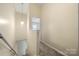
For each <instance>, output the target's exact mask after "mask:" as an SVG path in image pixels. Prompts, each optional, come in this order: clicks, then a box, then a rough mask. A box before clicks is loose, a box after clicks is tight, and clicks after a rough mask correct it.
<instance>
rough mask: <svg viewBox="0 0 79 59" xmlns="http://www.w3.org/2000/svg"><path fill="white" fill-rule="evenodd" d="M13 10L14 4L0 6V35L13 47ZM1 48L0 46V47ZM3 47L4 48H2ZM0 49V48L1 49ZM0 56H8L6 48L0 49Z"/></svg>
mask: <svg viewBox="0 0 79 59" xmlns="http://www.w3.org/2000/svg"><path fill="white" fill-rule="evenodd" d="M14 10H15V8H14V4H8V3H5V4H4V3H3V4H0V33H1V34H2V35H3V36H4V38H5V39H6V40H7V41H8V42H9V44H10V45H11V46H12V47H13V46H14V41H15V38H14V34H15V32H14V31H15V30H14V27H15V26H14V19H15V16H14V15H15V11H14ZM0 47H1V46H0ZM3 47H4V46H3ZM3 47H2V48H3ZM0 50H1V55H8V54H9V53H8V52H9V51H6V50H7V49H6V47H4V48H3V49H1V48H0Z"/></svg>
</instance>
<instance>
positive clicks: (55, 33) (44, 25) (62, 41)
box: [41, 4, 78, 54]
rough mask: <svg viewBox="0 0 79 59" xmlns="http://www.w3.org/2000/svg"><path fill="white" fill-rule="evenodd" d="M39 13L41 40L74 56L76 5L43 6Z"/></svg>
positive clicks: (75, 45)
mask: <svg viewBox="0 0 79 59" xmlns="http://www.w3.org/2000/svg"><path fill="white" fill-rule="evenodd" d="M41 11H42V12H41V37H42V40H44V41H45V42H47V43H49V44H50V45H52V46H55V47H56V48H58V49H61V50H62V49H66V51H68V53H72V54H75V52H76V51H77V48H78V5H77V4H44V5H43V6H42V8H41Z"/></svg>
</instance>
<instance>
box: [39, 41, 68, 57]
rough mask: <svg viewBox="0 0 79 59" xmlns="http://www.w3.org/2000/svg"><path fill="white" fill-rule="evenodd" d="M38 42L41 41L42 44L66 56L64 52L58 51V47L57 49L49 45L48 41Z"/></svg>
mask: <svg viewBox="0 0 79 59" xmlns="http://www.w3.org/2000/svg"><path fill="white" fill-rule="evenodd" d="M40 42H42V43H43V44H45V45H47V46H48V47H50V48H52V49H54V50H55V51H57V52H58V53H60V54H62V55H64V56H68V55H67V54H66V53H65V52H63V51H60V50H59V49H57V48H55V47H53V46H51V45H49V44H48V43H46V42H44V41H40Z"/></svg>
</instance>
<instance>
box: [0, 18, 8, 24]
mask: <svg viewBox="0 0 79 59" xmlns="http://www.w3.org/2000/svg"><path fill="white" fill-rule="evenodd" d="M7 23H8V21H7V20H6V19H3V18H0V24H7Z"/></svg>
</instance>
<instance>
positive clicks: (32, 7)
mask: <svg viewBox="0 0 79 59" xmlns="http://www.w3.org/2000/svg"><path fill="white" fill-rule="evenodd" d="M32 17H40V6H39V5H38V4H29V19H30V20H29V19H28V20H29V21H28V23H27V24H29V25H27V29H28V30H27V39H28V43H29V53H30V55H37V40H38V38H37V31H32Z"/></svg>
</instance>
